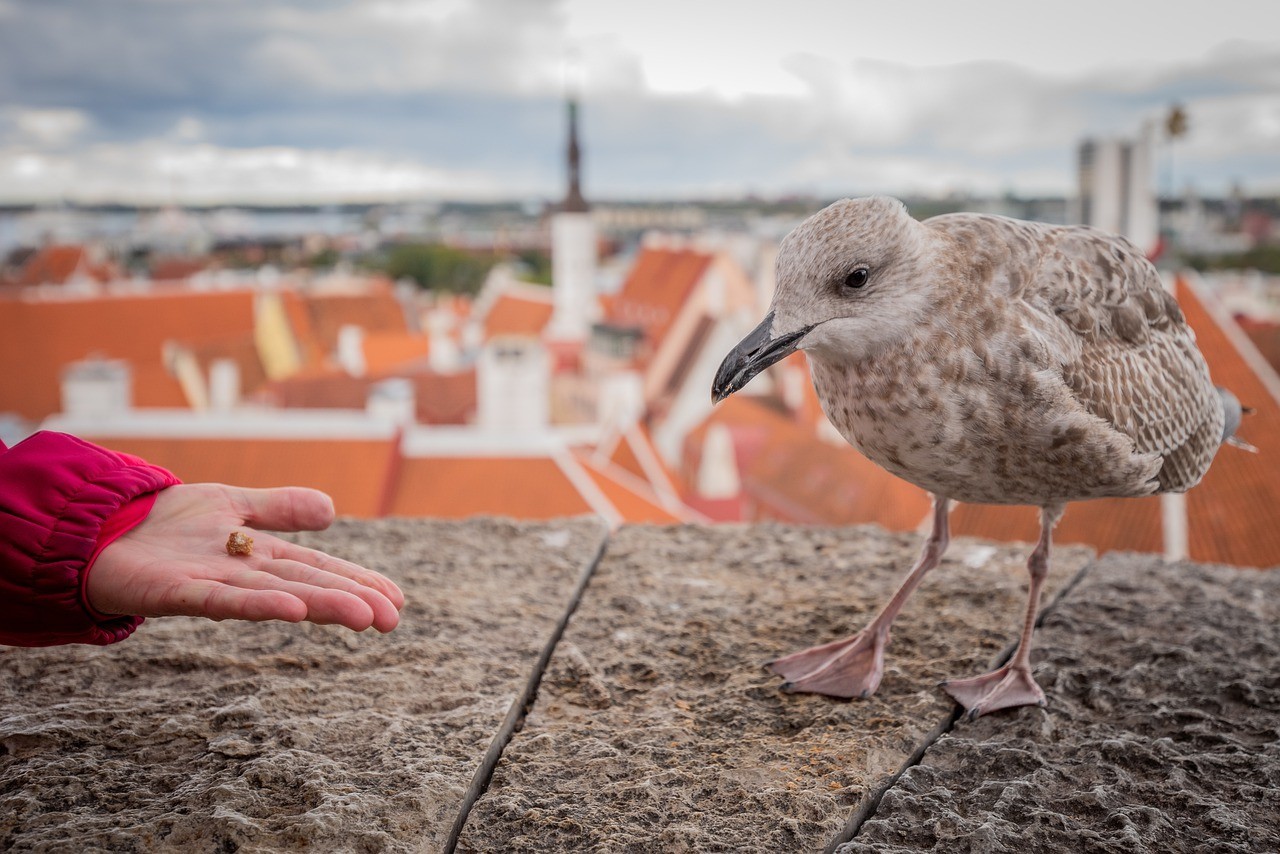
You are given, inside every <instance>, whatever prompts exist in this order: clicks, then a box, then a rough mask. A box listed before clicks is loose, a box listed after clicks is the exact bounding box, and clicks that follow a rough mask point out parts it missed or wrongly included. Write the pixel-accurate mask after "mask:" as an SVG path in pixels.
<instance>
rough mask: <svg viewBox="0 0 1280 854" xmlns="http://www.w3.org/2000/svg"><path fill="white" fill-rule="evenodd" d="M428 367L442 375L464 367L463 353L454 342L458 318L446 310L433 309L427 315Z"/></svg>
mask: <svg viewBox="0 0 1280 854" xmlns="http://www.w3.org/2000/svg"><path fill="white" fill-rule="evenodd" d="M426 320H427V339H428V341H429V342H430V344H429V347H430V349H429V350H428V351H427V365H428V366H430V368H431V370H433V371H436V372H437V373H441V374H448V373H452V372H454V371H456V370H458V368H460V367H461V366H462V352H461V351H460V350H459V348H458V343H457V341H456V340H454V337H453V333H454V329H455V328H456V327H457V317H456V315H454V314H453V312H451V311H449V310H448V309H446V308H436V309H432V310H431V311H430V312H428V313H427V317H426Z"/></svg>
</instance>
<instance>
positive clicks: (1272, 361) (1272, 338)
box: [1236, 317, 1280, 371]
mask: <svg viewBox="0 0 1280 854" xmlns="http://www.w3.org/2000/svg"><path fill="white" fill-rule="evenodd" d="M1236 321H1237V322H1238V323H1239V324H1240V328H1241V329H1243V330H1244V331H1245V334H1246V335H1248V336H1249V340H1250V341H1252V342H1253V346H1254V347H1257V348H1258V352H1259V353H1261V354H1262V356H1263V358H1265V359H1266V360H1267V364H1269V365H1271V367H1272V368H1274V369H1275V370H1277V371H1280V323H1273V322H1271V321H1269V320H1254V319H1253V318H1251V317H1237V318H1236Z"/></svg>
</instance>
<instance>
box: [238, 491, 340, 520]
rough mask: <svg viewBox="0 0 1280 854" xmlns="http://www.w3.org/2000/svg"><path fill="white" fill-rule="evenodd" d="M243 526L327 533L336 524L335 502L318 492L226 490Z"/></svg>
mask: <svg viewBox="0 0 1280 854" xmlns="http://www.w3.org/2000/svg"><path fill="white" fill-rule="evenodd" d="M225 488H226V489H227V491H228V497H229V498H230V499H231V503H232V506H233V507H235V509H236V511H237V512H238V513H239V514H240V517H241V519H242V520H243V524H245V525H248V526H249V527H252V528H261V529H263V530H266V531H323V530H324V529H325V528H327V527H329V525H330V523H332V522H333V500H332V499H331V498H329V496H327V495H325V494H324V493H323V492H321V491H320V490H318V489H307V488H305V487H301V486H282V487H279V488H276V489H243V488H241V487H238V486H228V487H225Z"/></svg>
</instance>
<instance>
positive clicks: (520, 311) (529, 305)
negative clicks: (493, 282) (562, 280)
mask: <svg viewBox="0 0 1280 854" xmlns="http://www.w3.org/2000/svg"><path fill="white" fill-rule="evenodd" d="M553 308H554V305H553V303H552V300H551V290H550V288H548V289H547V296H546V299H541V298H538V297H533V296H530V295H526V294H524V293H511V292H507V293H503V294H501V295H500V296H499V297H498V298H497V299H496V300H494V302H493V305H492V306H490V308H489V311H488V313H487V314H485V316H484V337H485V339H486V340H487V339H489V338H492V337H494V336H495V335H533V336H540V335H542V330H543V329H545V328H546V326H547V323H548V322H550V320H551V313H552V310H553Z"/></svg>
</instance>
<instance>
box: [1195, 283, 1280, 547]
mask: <svg viewBox="0 0 1280 854" xmlns="http://www.w3.org/2000/svg"><path fill="white" fill-rule="evenodd" d="M1177 297H1178V302H1179V304H1180V305H1181V306H1182V311H1183V313H1184V314H1185V315H1186V317H1187V323H1189V324H1191V328H1192V329H1194V330H1195V331H1196V341H1197V343H1198V344H1199V345H1200V350H1201V352H1203V353H1204V355H1205V361H1207V362H1208V363H1209V373H1210V374H1211V375H1212V376H1213V380H1214V382H1216V383H1218V384H1219V385H1221V386H1225V387H1226V388H1229V389H1231V391H1232V392H1234V393H1235V395H1236V397H1238V398H1239V399H1240V401H1241V403H1243V404H1244V405H1245V406H1249V407H1253V409H1254V410H1255V412H1254V414H1253V415H1246V416H1245V418H1244V423H1243V424H1242V425H1241V427H1240V431H1239V433H1240V436H1241V437H1242V438H1243V439H1244V440H1245V441H1247V442H1250V443H1251V444H1253V445H1256V446H1257V448H1258V453H1257V454H1250V453H1247V452H1245V451H1242V450H1239V449H1238V448H1231V447H1226V448H1223V449H1222V450H1221V451H1219V452H1218V456H1217V457H1216V458H1215V459H1214V461H1213V465H1212V466H1210V467H1209V473H1208V474H1206V475H1205V478H1204V480H1203V481H1202V482H1201V483H1200V485H1199V486H1197V487H1196V488H1194V489H1192V490H1191V491H1190V492H1188V493H1187V517H1188V521H1189V523H1190V531H1189V534H1190V546H1191V558H1192V559H1193V560H1198V561H1211V562H1220V563H1230V564H1236V565H1240V566H1259V567H1272V566H1280V522H1278V521H1277V520H1280V400H1277V398H1276V395H1275V393H1274V391H1275V390H1276V389H1277V388H1278V387H1280V379H1277V378H1276V376H1275V372H1274V371H1273V370H1271V368H1270V366H1268V365H1267V364H1266V363H1265V361H1264V360H1263V359H1262V358H1260V357H1258V356H1257V353H1256V351H1254V353H1253V355H1254V356H1255V358H1257V362H1258V364H1254V365H1251V364H1250V363H1249V362H1248V361H1246V359H1245V357H1244V355H1243V354H1242V352H1241V349H1240V346H1239V345H1243V346H1244V347H1250V346H1251V345H1249V344H1248V341H1247V339H1245V336H1244V335H1243V333H1241V332H1240V330H1239V329H1238V328H1232V327H1233V325H1232V321H1231V319H1230V318H1229V317H1226V316H1225V312H1223V310H1222V307H1221V306H1220V305H1217V304H1212V305H1211V304H1210V301H1211V300H1212V299H1213V297H1212V296H1211V295H1209V294H1207V293H1203V292H1198V291H1197V289H1196V288H1195V287H1193V286H1191V285H1190V283H1189V282H1188V281H1186V280H1181V281H1179V283H1178V291H1177ZM1233 333H1234V338H1235V340H1233ZM1263 373H1267V374H1269V379H1270V385H1268V384H1267V383H1265V382H1264V381H1263V379H1262V377H1261V374H1263Z"/></svg>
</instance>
